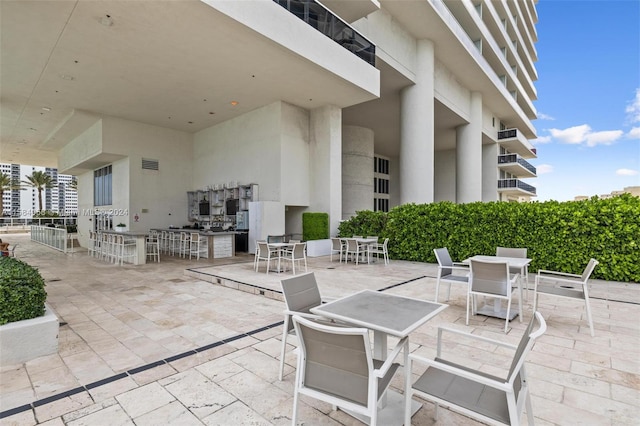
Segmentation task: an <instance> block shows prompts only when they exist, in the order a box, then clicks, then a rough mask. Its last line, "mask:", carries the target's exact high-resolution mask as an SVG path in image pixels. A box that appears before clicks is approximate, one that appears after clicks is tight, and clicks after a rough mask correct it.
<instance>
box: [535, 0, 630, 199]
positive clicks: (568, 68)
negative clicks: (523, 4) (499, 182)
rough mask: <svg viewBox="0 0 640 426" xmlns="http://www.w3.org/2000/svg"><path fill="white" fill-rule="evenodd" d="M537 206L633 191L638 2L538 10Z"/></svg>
mask: <svg viewBox="0 0 640 426" xmlns="http://www.w3.org/2000/svg"><path fill="white" fill-rule="evenodd" d="M537 11H538V24H537V25H536V30H537V33H538V42H537V44H536V49H537V52H538V62H537V63H536V69H537V71H538V81H536V82H535V83H534V85H535V86H536V89H537V92H538V99H537V100H536V101H534V106H535V108H536V109H537V111H538V119H537V120H535V121H534V122H533V123H534V126H535V128H536V130H537V134H538V139H537V140H534V141H532V142H533V144H534V146H535V148H536V149H537V153H538V158H536V159H531V160H528V161H529V162H530V163H531V164H533V165H534V166H536V167H537V175H538V177H537V178H533V179H528V180H525V182H528V183H530V184H532V185H534V186H535V187H536V188H537V194H538V197H537V198H536V199H537V200H538V201H546V200H558V201H566V200H573V199H574V197H575V196H578V195H586V196H593V195H602V194H609V193H610V192H611V191H616V190H622V189H623V188H624V187H627V186H639V185H640V0H540V1H539V2H538V4H537Z"/></svg>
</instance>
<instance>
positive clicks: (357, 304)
mask: <svg viewBox="0 0 640 426" xmlns="http://www.w3.org/2000/svg"><path fill="white" fill-rule="evenodd" d="M448 306H449V305H445V304H442V303H436V302H429V301H426V300H422V299H415V298H411V297H405V296H397V295H394V294H388V293H381V292H379V291H373V290H363V291H360V292H358V293H355V294H352V295H349V296H346V297H343V298H340V299H336V300H334V301H331V302H329V303H325V304H322V305H320V306H317V307H315V308H312V309H311V312H312V313H314V314H316V315H320V316H323V317H326V318H330V319H335V320H338V321H343V322H346V323H349V324H353V325H357V326H360V327H364V328H368V329H370V330H373V356H374V358H376V359H378V360H383V361H384V360H385V359H386V357H387V336H389V335H391V336H395V337H398V338H404V337H407V336H409V334H410V333H411V332H412V331H414V330H415V329H417V328H418V327H420V326H421V325H423V324H424V323H426V322H427V321H429V320H430V319H431V318H433V317H435V316H436V315H438V314H439V313H440V312H442V311H443V310H444V309H445V308H447V307H448ZM408 355H409V354H408V353H407V354H405V365H406V362H407V358H408ZM405 380H406V381H407V382H410V380H411V373H410V372H406V371H405ZM384 398H386V400H385V399H384ZM420 406H421V404H420V403H418V402H417V401H412V410H411V411H412V414H414V413H415V412H416V411H418V409H419V408H420ZM380 407H381V410H380V412H379V413H378V416H379V417H378V422H379V423H380V424H383V425H402V423H403V422H404V397H403V396H402V395H400V394H398V393H397V392H394V391H392V390H388V391H387V394H386V396H385V397H383V400H382V401H381V404H380ZM350 414H351V413H350ZM355 417H358V416H355ZM361 420H362V419H361ZM365 423H366V422H365Z"/></svg>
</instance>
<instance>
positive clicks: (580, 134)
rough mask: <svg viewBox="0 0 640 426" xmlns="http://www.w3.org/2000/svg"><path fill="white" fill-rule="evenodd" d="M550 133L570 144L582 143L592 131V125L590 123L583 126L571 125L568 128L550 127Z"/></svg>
mask: <svg viewBox="0 0 640 426" xmlns="http://www.w3.org/2000/svg"><path fill="white" fill-rule="evenodd" d="M549 133H551V136H553V137H554V138H555V139H558V140H559V141H560V142H563V143H568V144H574V145H575V144H581V143H583V142H585V141H586V137H587V135H588V134H589V133H591V127H589V125H588V124H583V125H581V126H574V127H569V128H568V129H564V130H562V129H549Z"/></svg>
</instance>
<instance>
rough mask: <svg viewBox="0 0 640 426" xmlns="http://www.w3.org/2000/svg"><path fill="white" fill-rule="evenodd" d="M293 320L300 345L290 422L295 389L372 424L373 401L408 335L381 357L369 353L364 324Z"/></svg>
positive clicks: (390, 375)
mask: <svg viewBox="0 0 640 426" xmlns="http://www.w3.org/2000/svg"><path fill="white" fill-rule="evenodd" d="M293 324H294V327H295V329H296V333H297V334H298V337H299V339H300V348H299V352H298V368H297V370H296V382H295V389H294V391H293V416H292V422H291V423H292V425H294V426H295V425H296V423H297V421H298V404H299V401H300V395H305V396H307V397H310V398H314V399H318V400H320V401H324V402H327V403H329V404H331V405H333V406H335V407H340V408H342V409H343V410H347V411H349V412H351V413H354V414H361V415H364V416H366V417H368V418H369V419H370V421H369V424H370V425H376V424H377V420H378V402H379V401H380V399H381V398H382V396H383V395H384V392H385V390H386V389H387V388H388V387H389V385H390V384H391V379H392V378H393V376H394V375H395V373H396V372H397V371H398V368H399V367H400V364H398V363H396V362H394V361H395V359H396V358H397V357H398V355H399V354H400V352H401V351H404V353H405V355H406V353H407V351H408V349H409V348H408V346H409V345H408V338H407V337H405V338H404V339H401V340H400V341H399V342H398V344H397V345H396V346H395V348H394V349H393V350H392V351H391V354H390V355H389V357H388V358H387V359H386V361H384V362H383V361H379V360H375V359H373V355H372V350H371V344H370V342H369V330H368V329H366V328H355V327H353V328H352V327H341V326H333V325H326V324H321V323H318V322H315V321H312V320H309V319H306V318H302V317H301V316H299V315H295V316H294V317H293Z"/></svg>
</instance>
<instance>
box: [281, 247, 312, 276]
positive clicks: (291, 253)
mask: <svg viewBox="0 0 640 426" xmlns="http://www.w3.org/2000/svg"><path fill="white" fill-rule="evenodd" d="M281 260H284V261H290V262H291V270H292V272H293V275H295V274H296V262H298V266H301V264H300V262H304V271H305V272H307V243H294V244H293V246H292V247H291V249H290V250H285V251H283V253H282V258H281Z"/></svg>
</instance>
